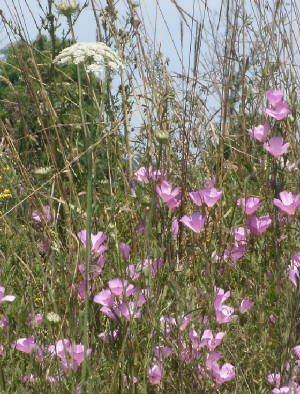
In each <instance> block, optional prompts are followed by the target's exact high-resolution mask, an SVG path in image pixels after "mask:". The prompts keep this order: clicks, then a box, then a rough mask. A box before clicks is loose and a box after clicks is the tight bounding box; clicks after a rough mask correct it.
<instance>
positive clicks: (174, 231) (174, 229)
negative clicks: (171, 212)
mask: <svg viewBox="0 0 300 394" xmlns="http://www.w3.org/2000/svg"><path fill="white" fill-rule="evenodd" d="M178 230H179V226H178V220H177V218H174V219H173V220H172V225H171V232H172V239H176V238H177V234H178Z"/></svg>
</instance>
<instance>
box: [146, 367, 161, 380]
mask: <svg viewBox="0 0 300 394" xmlns="http://www.w3.org/2000/svg"><path fill="white" fill-rule="evenodd" d="M147 378H148V380H149V383H151V384H159V383H160V381H161V378H162V367H161V366H160V365H159V364H154V365H153V366H152V367H148V368H147Z"/></svg>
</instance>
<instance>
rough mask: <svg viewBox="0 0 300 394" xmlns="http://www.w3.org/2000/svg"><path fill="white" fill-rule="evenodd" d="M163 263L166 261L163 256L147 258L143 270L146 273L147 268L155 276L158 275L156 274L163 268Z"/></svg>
mask: <svg viewBox="0 0 300 394" xmlns="http://www.w3.org/2000/svg"><path fill="white" fill-rule="evenodd" d="M163 263H164V261H163V259H162V258H159V259H154V260H148V259H146V260H145V261H144V268H143V272H144V273H146V272H147V270H149V271H150V273H151V275H152V276H154V275H156V274H157V273H158V272H159V271H160V269H161V267H162V265H163Z"/></svg>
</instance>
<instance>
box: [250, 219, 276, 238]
mask: <svg viewBox="0 0 300 394" xmlns="http://www.w3.org/2000/svg"><path fill="white" fill-rule="evenodd" d="M271 224H272V219H271V218H270V216H269V214H268V215H266V216H261V217H260V218H257V217H256V216H255V215H253V216H251V217H249V218H247V226H248V228H249V229H250V231H251V232H252V233H253V234H256V235H260V234H262V233H263V232H264V231H266V230H267V229H268V227H270V226H271Z"/></svg>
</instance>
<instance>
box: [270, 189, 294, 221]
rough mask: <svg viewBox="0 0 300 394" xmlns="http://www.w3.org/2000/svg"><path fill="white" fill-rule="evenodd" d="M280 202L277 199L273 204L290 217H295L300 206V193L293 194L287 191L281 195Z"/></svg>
mask: <svg viewBox="0 0 300 394" xmlns="http://www.w3.org/2000/svg"><path fill="white" fill-rule="evenodd" d="M279 196H280V200H279V199H277V198H274V199H273V203H274V205H275V206H276V207H278V208H280V209H281V210H282V211H284V212H286V213H287V214H288V215H294V214H295V210H296V208H297V206H299V204H300V193H299V194H296V195H295V194H292V193H291V192H288V191H286V190H284V191H282V192H280V193H279Z"/></svg>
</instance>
